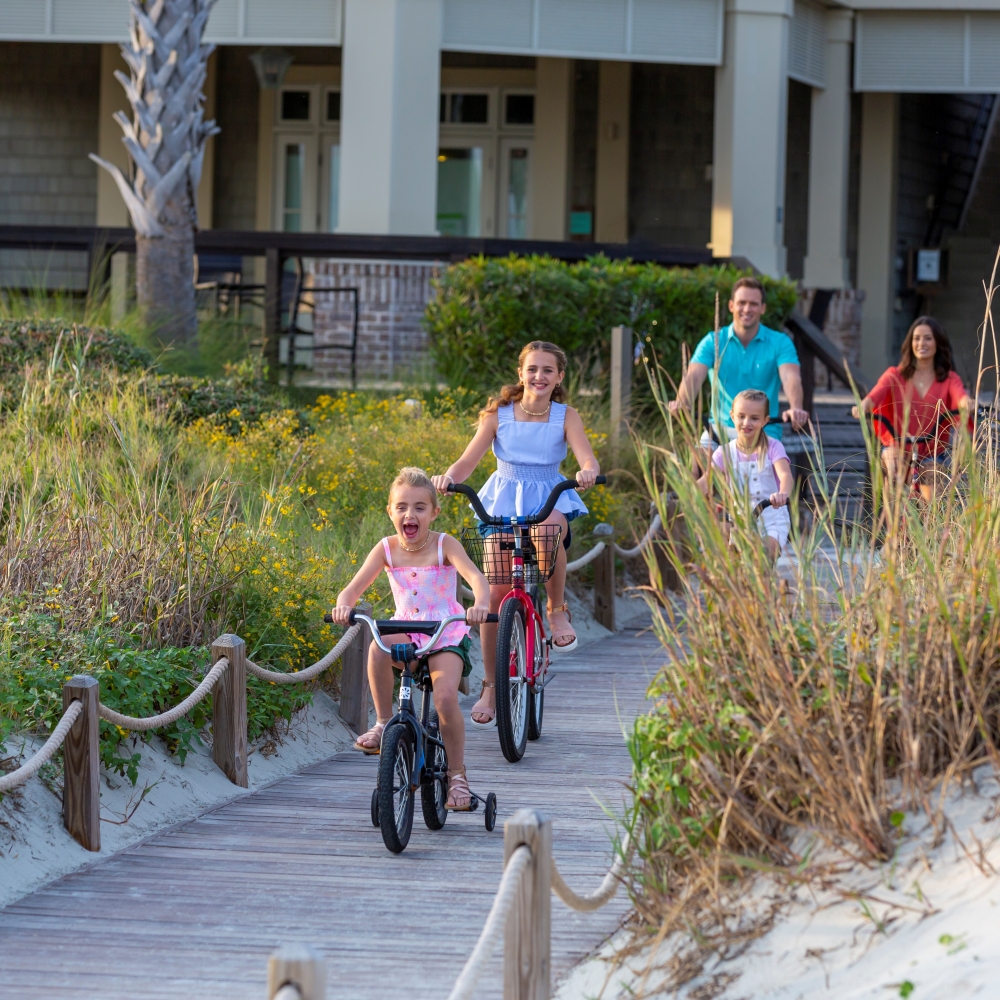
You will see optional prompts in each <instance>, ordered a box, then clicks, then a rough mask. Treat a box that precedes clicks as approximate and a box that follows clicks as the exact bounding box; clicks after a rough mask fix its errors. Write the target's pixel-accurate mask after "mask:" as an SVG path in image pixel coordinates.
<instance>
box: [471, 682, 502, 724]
mask: <svg viewBox="0 0 1000 1000" xmlns="http://www.w3.org/2000/svg"><path fill="white" fill-rule="evenodd" d="M495 687H496V684H495V683H494V682H493V681H483V686H482V687H481V688H480V689H479V701H477V702H476V703H475V705H473V706H472V711H471V712H469V722H471V723H472V724H473V725H474V726H478V727H479V728H480V729H491V728H492V727H493V726H495V725H496V724H497V709H496V706H495V705H494V706H493V707H492V708H491V707H490V706H488V705H486V706H484V707H482V708H480V707H479V702H480V701H482V700H483V692H484V691H485V690H486V689H487V688H495ZM473 714H476V715H488V716H489V718H488V719H487V720H486V721H485V722H479V721H477V720H476V719H474V718H472V716H473Z"/></svg>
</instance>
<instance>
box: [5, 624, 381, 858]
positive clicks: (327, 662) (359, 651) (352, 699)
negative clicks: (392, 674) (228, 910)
mask: <svg viewBox="0 0 1000 1000" xmlns="http://www.w3.org/2000/svg"><path fill="white" fill-rule="evenodd" d="M365 608H366V609H367V605H366V606H365ZM369 610H370V609H369ZM368 641H369V640H368V633H367V632H366V631H364V630H363V629H362V627H361V626H360V625H355V626H352V627H351V628H349V629H348V630H347V631H346V632H345V633H344V634H343V635H342V636H341V637H340V639H339V640H338V642H337V643H336V645H335V646H334V647H333V649H331V650H330V652H329V653H327V654H326V655H325V656H324V657H322V659H320V660H318V661H317V662H316V663H314V664H313V665H312V666H310V667H307V668H306V669H304V670H297V671H293V672H290V673H283V672H280V671H276V670H268V669H267V668H265V667H260V666H258V665H257V664H256V663H253V662H251V661H250V660H248V659H247V656H246V643H245V642H244V641H243V640H242V639H241V638H240V637H239V636H238V635H222V636H219V638H218V639H216V640H215V642H214V643H212V649H211V659H210V661H209V662H210V663H211V664H212V667H211V669H210V670H209V671H208V672H207V673H206V674H205V677H204V678H203V679H202V681H201V683H199V684H198V686H197V687H196V688H195V689H194V690H193V691H192V692H191V693H190V694H189V695H188V696H187V697H186V698H184V699H183V701H181V702H179V703H178V704H177V705H175V706H174V707H173V708H170V709H168V710H167V711H165V712H160V713H159V714H157V715H152V716H148V717H146V718H139V717H136V716H131V715H123V714H122V713H121V712H116V711H115V710H114V709H113V708H109V707H108V706H107V705H104V704H102V703H101V701H100V698H99V686H98V683H97V681H96V680H95V679H94V678H93V677H88V676H86V675H79V676H76V677H72V678H70V680H69V681H67V682H66V684H64V685H63V705H64V706H65V711H64V713H63V716H62V718H61V719H60V720H59V722H58V724H57V725H56V727H55V728H54V729H53V731H52V733H51V735H50V736H49V738H48V739H47V740H46V742H45V743H44V745H43V746H42V747H41V748H40V749H39V750H38V752H37V753H36V754H35V755H34V756H33V757H32V758H31V759H30V760H29V761H27V762H26V763H25V764H23V765H22V766H21V767H19V768H17V769H16V770H15V771H11V772H10V773H9V774H5V775H2V776H0V793H3V792H5V791H8V790H9V789H11V788H16V787H17V786H18V785H22V784H24V782H26V781H27V780H28V779H29V778H31V777H32V776H34V775H35V774H37V773H38V771H39V770H40V769H41V768H42V766H43V765H44V764H46V763H47V762H48V761H49V760H51V759H52V757H53V755H54V754H55V753H56V751H57V750H58V749H59V747H60V746H62V745H63V744H65V746H66V752H65V754H64V780H63V823H64V825H65V827H66V829H67V831H68V832H69V833H70V835H71V836H72V837H74V839H76V840H77V841H79V842H80V844H82V845H83V846H84V847H85V848H87V850H90V851H99V850H100V849H101V832H100V831H101V827H100V824H101V820H100V787H99V783H98V778H99V773H100V769H99V750H98V737H99V725H100V723H99V720H101V719H103V720H104V721H105V722H108V723H110V724H112V725H114V726H118V727H119V728H120V729H121V730H122V731H123V732H135V733H141V732H149V731H150V730H153V729H160V728H162V727H163V726H169V725H172V724H174V723H175V722H177V721H179V720H180V719H181V718H183V717H184V716H185V715H187V714H188V712H190V711H191V710H192V709H193V708H194V707H195V706H196V705H197V704H198V703H199V702H200V701H202V699H204V698H206V697H207V696H208V695H209V694H211V696H212V759H213V760H214V761H215V763H216V765H217V766H218V767H219V769H220V770H221V771H223V773H224V774H225V775H226V777H227V778H229V780H230V781H231V782H233V784H235V785H239V786H241V787H243V788H247V787H248V786H249V774H248V770H247V758H248V756H249V755H248V752H247V750H248V748H247V673H250V674H253V675H254V676H255V677H259V678H260V679H261V680H264V681H268V682H271V683H275V684H294V683H304V682H306V681H312V680H315V679H316V678H317V677H319V675H320V674H322V673H323V672H324V671H325V670H328V669H329V668H330V667H331V666H332V665H333V664H334V663H336V662H337V660H341V661H342V663H343V669H342V671H341V685H340V687H341V700H340V718H341V720H342V721H343V722H345V723H346V724H347V725H348V726H350V727H351V728H352V729H353V730H354V731H356V732H362V731H363V729H364V728H365V727H366V726H367V723H368V689H367V686H366V683H365V677H366V672H365V667H366V663H367V659H368Z"/></svg>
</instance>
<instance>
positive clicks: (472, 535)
mask: <svg viewBox="0 0 1000 1000" xmlns="http://www.w3.org/2000/svg"><path fill="white" fill-rule="evenodd" d="M561 537H562V528H560V527H559V526H558V525H556V524H535V525H532V526H531V527H530V528H528V527H525V528H522V529H521V551H522V552H523V554H524V585H525V586H526V587H530V586H532V584H535V583H538V581H539V580H547V579H548V578H549V577H550V576H552V571H553V570H554V569H555V568H556V556H557V555H558V554H559V543H560V540H561ZM462 545H463V547H464V548H465V551H466V552H467V553H468V555H469V558H470V559H471V560H472V561H473V562H474V563H475V564H476V566H477V567H479V569H480V570H481V571H482V574H483V576H485V577H486V579H487V580H488V581H489V582H490V583H491V584H493V583H510V577H511V572H512V571H513V567H514V532H513V529H507V530H498V531H495V532H493V533H492V534H490V535H487V536H486V537H485V538H484V537H483V536H482V535H481V534H480V533H479V529H478V528H464V529H463V530H462ZM539 551H541V553H542V558H541V562H542V567H540V566H539V558H538V553H539ZM542 568H544V572H542Z"/></svg>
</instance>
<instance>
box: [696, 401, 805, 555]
mask: <svg viewBox="0 0 1000 1000" xmlns="http://www.w3.org/2000/svg"><path fill="white" fill-rule="evenodd" d="M769 405H770V404H769V402H768V398H767V394H766V393H764V392H761V391H760V390H759V389H744V390H743V391H742V392H739V393H737V394H736V397H735V398H734V399H733V410H732V415H733V424H734V425H735V426H736V439H735V440H734V441H730V442H729V444H726V445H723V446H722V447H721V448H718V449H716V451H715V454H714V455H713V456H712V466H713V467H714V468H715V469H716V470H718V471H719V472H721V473H722V474H723V475H724V476H726V478H727V479H729V481H730V482H731V483H732V484H733V486H734V487H735V489H736V491H737V492H739V493H742V492H744V491H746V492H747V493H748V494H749V496H750V505H751V506H752V507H755V506H756V505H757V504H758V503H760V501H761V500H765V499H766V500H770V501H771V506H770V507H766V508H765V509H764V510H763V511H762V512H761V515H760V518H759V520H758V524H759V525H760V528H761V533H762V534H763V535H764V545H765V546H766V548H767V554H768V556H769V557H770V559H771V562H774V561H775V560H776V559H777V558H778V556H779V555H780V554H781V550H782V548H783V547H784V545H785V542H787V541H788V532H789V530H790V529H791V526H792V521H791V518H790V517H789V516H788V498H789V496H790V495H791V492H792V489H793V487H794V480H793V478H792V465H791V462H789V460H788V453H787V452H786V451H785V448H784V445H782V443H781V442H780V441H778V440H777V439H775V438H771V437H768V436H767V435H766V434H765V433H764V426H765V424H766V423H767V420H768V412H769ZM698 485H699V487H701V491H702V492H703V493H705V494H706V495H707V494H708V491H709V489H710V488H711V486H710V483H709V473H708V472H706V473H705V475H703V476H702V477H701V479H699V480H698ZM726 527H727V528H728V525H727V526H726Z"/></svg>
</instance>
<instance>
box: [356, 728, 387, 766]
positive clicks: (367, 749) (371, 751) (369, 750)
mask: <svg viewBox="0 0 1000 1000" xmlns="http://www.w3.org/2000/svg"><path fill="white" fill-rule="evenodd" d="M388 721H389V720H388V719H386V720H385V722H381V721H379V722H376V723H375V725H374V726H372V727H371V729H369V730H368V732H367V733H362V734H361V735H360V736H359V737H358V738H357V739H356V740H355V741H354V749H355V750H360V751H361V752H362V753H366V754H368V755H369V756H370V757H377V756H378V755H379V754H380V753H381V752H382V731H383V730H384V729H385V725H386V722H388ZM362 740H364V742H362ZM373 741H374V745H372V743H373ZM366 744H368V745H366Z"/></svg>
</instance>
